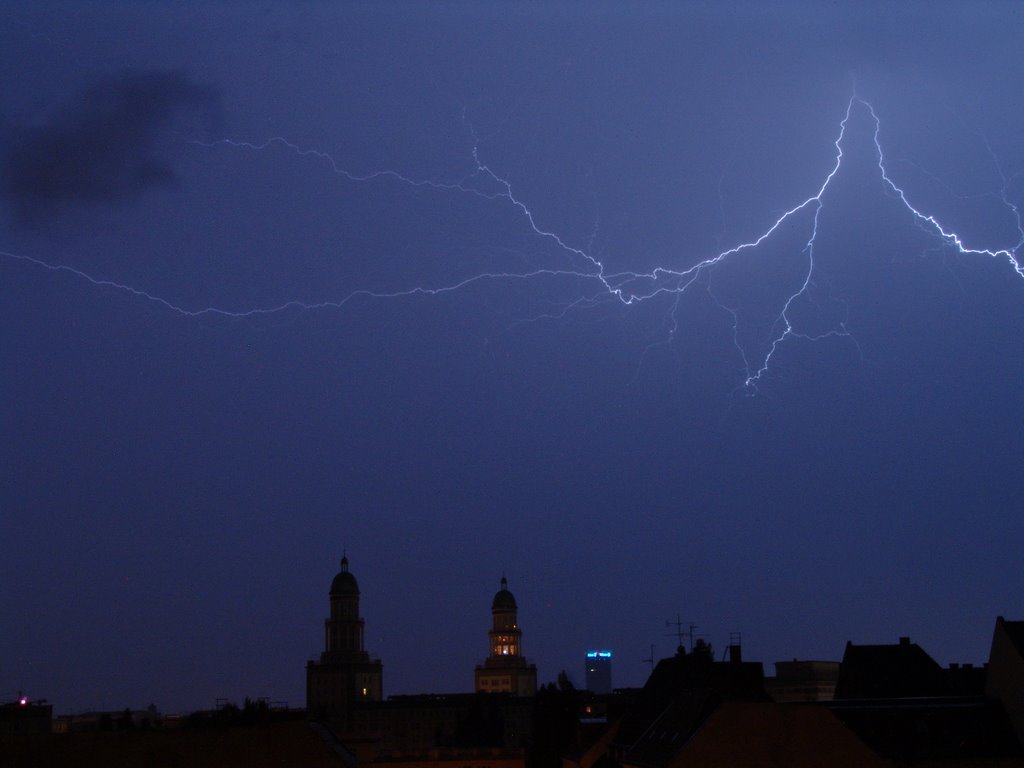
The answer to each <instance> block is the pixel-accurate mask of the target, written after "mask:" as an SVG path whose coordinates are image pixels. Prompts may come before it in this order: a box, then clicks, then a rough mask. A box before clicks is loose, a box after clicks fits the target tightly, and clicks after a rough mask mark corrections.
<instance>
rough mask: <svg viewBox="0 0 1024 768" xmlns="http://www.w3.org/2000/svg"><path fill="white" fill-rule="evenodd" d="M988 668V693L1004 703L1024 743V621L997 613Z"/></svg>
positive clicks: (986, 689)
mask: <svg viewBox="0 0 1024 768" xmlns="http://www.w3.org/2000/svg"><path fill="white" fill-rule="evenodd" d="M987 672H988V674H987V676H986V678H987V679H986V680H985V694H986V695H987V696H990V697H992V698H993V699H996V700H998V701H999V702H1000V703H1002V705H1003V708H1004V709H1005V710H1006V714H1007V715H1008V716H1009V718H1010V722H1011V723H1012V724H1013V730H1014V733H1015V734H1016V736H1017V740H1018V741H1019V742H1020V743H1021V744H1024V621H1007V620H1006V619H1004V618H1003V617H1002V616H998V617H996V628H995V631H993V633H992V650H991V651H990V652H989V656H988V670H987Z"/></svg>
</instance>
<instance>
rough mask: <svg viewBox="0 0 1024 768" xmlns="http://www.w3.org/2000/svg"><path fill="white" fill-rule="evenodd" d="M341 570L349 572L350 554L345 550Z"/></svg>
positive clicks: (342, 555)
mask: <svg viewBox="0 0 1024 768" xmlns="http://www.w3.org/2000/svg"><path fill="white" fill-rule="evenodd" d="M341 570H342V572H343V573H348V555H347V554H345V553H344V552H342V553H341Z"/></svg>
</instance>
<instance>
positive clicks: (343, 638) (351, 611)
mask: <svg viewBox="0 0 1024 768" xmlns="http://www.w3.org/2000/svg"><path fill="white" fill-rule="evenodd" d="M382 698H383V665H382V664H381V662H380V660H379V659H371V658H370V654H368V653H367V652H366V650H365V648H364V647H363V619H362V617H361V616H360V615H359V584H358V582H356V577H355V576H353V575H352V574H351V573H350V572H349V569H348V558H347V557H343V558H342V559H341V570H340V571H339V572H338V575H337V576H335V577H334V580H333V581H332V582H331V591H330V615H329V616H328V618H327V620H326V621H325V622H324V652H323V653H321V654H320V660H319V661H310V662H309V663H308V664H307V665H306V712H307V714H308V716H309V717H310V718H312V719H315V720H322V719H341V720H345V719H347V716H348V715H349V713H350V712H351V710H352V707H353V705H354V704H356V703H358V702H365V701H380V700H381V699H382Z"/></svg>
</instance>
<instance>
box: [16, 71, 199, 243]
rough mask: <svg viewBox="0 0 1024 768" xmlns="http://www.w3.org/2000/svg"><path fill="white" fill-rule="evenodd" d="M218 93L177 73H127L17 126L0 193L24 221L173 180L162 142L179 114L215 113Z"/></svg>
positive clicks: (181, 116) (117, 198) (130, 195)
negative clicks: (28, 123) (28, 124)
mask: <svg viewBox="0 0 1024 768" xmlns="http://www.w3.org/2000/svg"><path fill="white" fill-rule="evenodd" d="M218 107H219V98H218V94H217V92H216V91H215V90H214V89H212V88H210V87H209V86H206V85H203V84H200V83H197V82H195V81H194V80H192V79H190V78H189V77H188V76H187V75H185V74H184V73H182V72H177V71H172V72H168V71H158V70H154V71H149V72H142V73H138V72H132V73H123V74H121V75H118V76H114V77H110V78H106V79H104V80H103V81H101V82H99V83H97V84H96V85H94V86H92V87H90V88H89V89H87V90H85V91H83V92H82V93H80V94H79V95H78V96H76V97H75V98H74V99H73V100H72V101H71V102H70V103H68V104H66V105H65V106H64V107H62V108H61V109H60V110H59V111H57V112H56V113H54V114H53V115H52V116H51V117H50V119H49V120H47V121H46V122H45V123H42V124H40V125H36V126H31V127H25V128H21V129H19V130H17V131H16V132H15V135H14V138H13V141H11V142H10V143H9V144H8V146H7V147H6V148H5V150H4V152H3V154H2V158H0V168H2V182H0V184H2V186H0V194H2V196H3V197H4V198H5V199H6V200H7V201H8V202H9V203H10V205H11V206H12V207H13V209H14V211H15V215H16V217H17V220H18V222H19V223H21V224H22V225H33V224H38V223H40V222H41V221H44V220H46V219H49V218H51V217H53V216H54V215H56V214H58V213H59V212H61V211H62V210H64V209H66V208H68V207H70V206H75V205H79V204H82V203H91V204H97V203H100V204H102V203H112V202H118V201H121V200H126V199H130V198H133V197H135V196H137V195H138V194H140V193H141V192H142V191H144V190H146V189H149V188H151V187H157V186H162V185H167V184H169V183H171V182H172V181H173V180H174V178H175V177H174V171H173V170H172V168H171V165H170V164H169V162H168V160H167V159H165V158H164V157H161V156H160V154H159V148H160V147H159V140H160V138H161V136H162V135H164V133H165V132H166V131H167V130H168V129H170V128H172V127H175V126H176V125H177V124H178V122H179V121H180V120H183V119H195V118H199V119H201V120H205V119H209V118H211V117H213V116H214V114H215V113H216V112H217V110H218Z"/></svg>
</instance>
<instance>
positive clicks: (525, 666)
mask: <svg viewBox="0 0 1024 768" xmlns="http://www.w3.org/2000/svg"><path fill="white" fill-rule="evenodd" d="M330 603H331V613H330V616H329V617H328V619H327V620H326V621H325V622H324V652H323V653H321V654H320V660H319V661H310V662H309V663H308V664H307V665H306V711H307V713H308V714H309V716H310V717H312V718H319V719H322V718H339V717H340V718H344V717H346V715H347V713H348V712H349V711H350V710H351V707H352V705H353V704H356V703H357V702H361V701H380V700H381V699H382V698H383V665H382V664H381V662H380V660H379V659H371V658H370V655H369V654H368V653H367V652H366V650H365V649H364V648H363V619H362V617H361V616H360V615H359V584H358V582H356V577H355V576H353V575H352V573H350V572H349V569H348V557H343V558H342V559H341V570H340V571H339V572H338V575H337V576H335V577H334V580H333V581H332V582H331V592H330ZM517 610H518V608H517V606H516V599H515V597H514V596H513V595H512V593H511V592H509V591H508V580H507V579H506V578H505V577H504V576H502V577H501V589H500V590H498V592H497V593H496V594H495V595H494V600H493V601H492V602H491V615H492V626H491V631H490V632H488V637H489V638H490V655H488V657H487V658H486V659H485V660H484V663H483V664H480V665H477V667H476V672H475V675H474V680H475V688H476V691H477V693H509V694H512V695H513V696H533V695H534V694H535V693H536V692H537V667H536V666H535V665H533V664H530V663H528V662H527V660H526V658H525V657H524V656H523V655H522V650H523V642H522V638H523V633H522V631H521V630H520V629H519V624H518V620H517Z"/></svg>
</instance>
